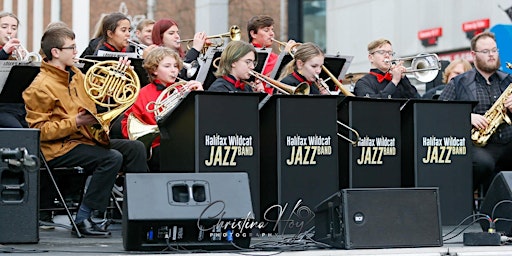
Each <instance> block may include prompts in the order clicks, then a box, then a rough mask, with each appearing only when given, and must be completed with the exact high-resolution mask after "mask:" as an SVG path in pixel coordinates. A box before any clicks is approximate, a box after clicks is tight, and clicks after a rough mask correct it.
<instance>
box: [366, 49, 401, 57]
mask: <svg viewBox="0 0 512 256" xmlns="http://www.w3.org/2000/svg"><path fill="white" fill-rule="evenodd" d="M374 53H378V54H380V55H385V54H387V55H389V56H395V54H396V52H394V51H384V50H378V51H374V52H372V53H370V54H374Z"/></svg>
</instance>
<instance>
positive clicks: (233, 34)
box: [179, 25, 242, 52]
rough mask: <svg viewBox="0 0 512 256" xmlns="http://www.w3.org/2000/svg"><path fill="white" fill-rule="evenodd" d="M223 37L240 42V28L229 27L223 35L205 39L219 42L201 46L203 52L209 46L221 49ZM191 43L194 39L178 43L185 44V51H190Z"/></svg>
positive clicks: (235, 26)
mask: <svg viewBox="0 0 512 256" xmlns="http://www.w3.org/2000/svg"><path fill="white" fill-rule="evenodd" d="M224 37H229V38H230V39H231V41H240V39H241V38H242V34H241V29H240V27H238V26H237V25H233V26H231V27H230V28H229V32H226V33H224V34H218V35H213V36H208V37H206V38H207V39H210V41H211V40H212V39H218V41H219V42H216V43H211V44H209V45H207V44H205V45H204V46H203V52H206V49H208V47H210V46H212V47H221V46H223V45H224V41H223V38H224ZM193 41H194V39H184V40H180V41H179V42H180V43H187V50H190V48H192V46H191V45H190V43H191V42H193ZM205 48H206V49H205Z"/></svg>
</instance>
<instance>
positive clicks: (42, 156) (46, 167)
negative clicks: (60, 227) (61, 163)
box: [39, 152, 83, 238]
mask: <svg viewBox="0 0 512 256" xmlns="http://www.w3.org/2000/svg"><path fill="white" fill-rule="evenodd" d="M39 154H40V156H41V161H42V162H43V164H44V167H45V169H46V170H47V172H48V175H49V177H50V179H51V180H52V183H53V186H54V187H55V190H56V191H57V194H58V195H59V200H60V201H61V202H62V204H63V205H64V209H65V210H66V213H67V214H68V217H69V221H70V222H71V225H72V226H73V228H74V229H75V231H76V235H77V236H78V238H82V237H83V236H82V234H81V233H80V231H79V230H78V227H77V226H76V223H75V220H74V219H73V216H72V215H71V212H70V211H69V208H68V206H67V204H66V201H65V200H64V197H63V196H62V193H61V192H60V189H59V187H58V186H57V182H56V181H55V178H54V177H53V174H52V171H51V170H50V167H49V166H48V163H47V162H46V159H45V158H44V155H43V153H41V152H40V153H39Z"/></svg>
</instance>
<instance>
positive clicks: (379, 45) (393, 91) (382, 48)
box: [354, 38, 419, 98]
mask: <svg viewBox="0 0 512 256" xmlns="http://www.w3.org/2000/svg"><path fill="white" fill-rule="evenodd" d="M393 56H395V52H394V51H393V47H392V46H391V42H390V41H389V40H387V39H383V38H382V39H377V40H375V41H372V42H370V43H369V44H368V60H369V61H370V64H371V69H370V73H369V74H367V75H365V76H364V77H362V78H361V79H359V80H358V81H357V82H356V85H355V87H354V94H355V95H356V96H363V97H369V98H418V97H419V94H418V91H417V90H416V87H414V85H412V84H411V82H410V81H409V79H408V78H407V77H406V76H405V71H406V68H405V67H404V66H403V62H402V61H398V62H397V63H392V59H393Z"/></svg>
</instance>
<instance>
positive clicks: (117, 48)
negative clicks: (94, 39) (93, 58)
mask: <svg viewBox="0 0 512 256" xmlns="http://www.w3.org/2000/svg"><path fill="white" fill-rule="evenodd" d="M130 28H131V24H130V19H128V17H126V15H124V14H122V13H119V12H115V13H111V14H109V15H107V16H105V17H104V18H103V23H102V29H101V37H100V38H101V39H100V41H99V42H98V45H97V47H96V49H95V52H94V55H98V56H108V55H109V54H108V52H116V53H123V55H125V56H128V57H130V58H137V53H135V49H134V48H132V47H130V43H129V42H128V39H129V38H130ZM111 56H114V55H111ZM116 56H117V55H116Z"/></svg>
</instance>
